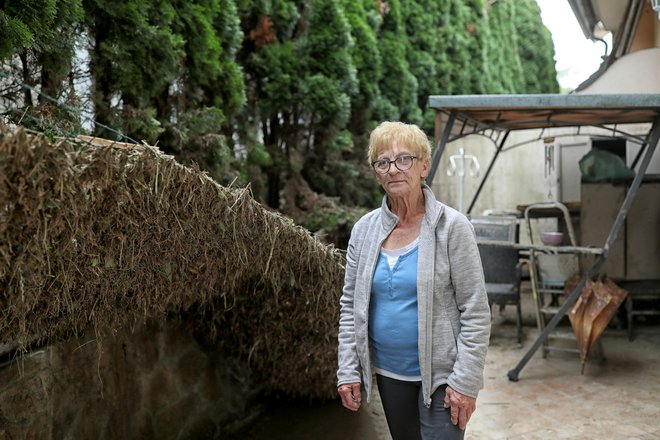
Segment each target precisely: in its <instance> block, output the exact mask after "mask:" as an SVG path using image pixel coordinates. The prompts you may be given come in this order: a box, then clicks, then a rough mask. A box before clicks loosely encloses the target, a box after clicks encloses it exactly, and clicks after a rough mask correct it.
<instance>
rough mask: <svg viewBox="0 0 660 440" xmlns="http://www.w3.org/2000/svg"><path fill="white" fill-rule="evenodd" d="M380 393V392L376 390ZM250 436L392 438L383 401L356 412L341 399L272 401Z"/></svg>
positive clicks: (264, 439)
mask: <svg viewBox="0 0 660 440" xmlns="http://www.w3.org/2000/svg"><path fill="white" fill-rule="evenodd" d="M375 394H377V393H375ZM244 438H245V439H248V440H335V439H337V440H339V439H341V440H391V437H390V435H389V433H388V431H387V426H386V424H385V419H384V417H383V415H382V407H381V405H380V402H378V401H376V402H372V403H371V404H370V405H366V404H365V405H363V407H362V408H360V410H359V411H358V412H356V413H354V412H351V411H349V410H347V409H345V408H344V407H342V406H341V403H340V402H339V400H336V401H331V402H326V403H312V404H310V403H307V402H286V403H282V404H280V405H272V406H271V408H270V409H269V410H268V411H267V412H266V413H265V414H264V415H263V416H262V417H261V418H259V419H257V420H256V421H255V423H254V427H253V428H252V430H251V431H250V432H249V433H248V434H247V435H246V437H244Z"/></svg>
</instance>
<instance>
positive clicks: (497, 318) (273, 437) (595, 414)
mask: <svg viewBox="0 0 660 440" xmlns="http://www.w3.org/2000/svg"><path fill="white" fill-rule="evenodd" d="M530 296H531V295H530V294H529V290H528V289H524V293H523V306H522V307H523V320H524V322H525V326H524V340H523V346H522V347H519V346H518V344H517V341H516V339H515V324H514V320H513V319H514V318H513V316H514V315H513V312H514V308H513V307H508V308H507V309H506V310H505V311H504V313H503V314H500V313H499V310H497V309H496V310H494V318H493V332H492V337H491V343H490V347H489V351H488V356H487V358H486V369H485V380H486V381H485V387H484V389H483V390H482V391H481V394H480V395H479V399H478V401H477V411H476V413H475V414H474V415H473V417H472V420H471V421H470V424H469V425H468V428H467V432H466V439H468V440H470V439H471V440H482V439H483V440H490V439H493V440H499V439H521V440H522V439H524V440H528V439H530V440H535V439H608V440H609V439H612V440H617V439H621V440H624V439H625V440H631V439H633V440H634V439H639V440H651V439H660V325H658V323H657V322H652V321H651V322H647V323H644V322H639V323H636V325H635V339H634V340H633V341H629V340H628V335H627V332H626V330H625V328H623V327H621V328H615V327H612V328H608V329H606V330H605V332H604V334H603V336H602V337H601V342H602V347H603V351H604V355H605V359H604V360H602V359H600V360H599V359H598V358H597V357H596V356H593V359H590V360H589V361H588V362H587V364H586V366H585V369H584V373H583V374H582V373H581V365H580V360H579V358H578V355H577V353H571V352H558V351H553V352H550V353H549V355H548V357H547V358H545V359H544V358H543V357H542V356H541V351H540V350H539V351H537V352H536V353H535V354H534V356H533V357H532V358H531V359H530V360H529V362H528V363H527V364H526V365H525V367H524V368H523V369H522V370H521V371H520V375H519V381H518V382H511V381H510V380H509V379H508V377H507V372H508V371H509V370H511V369H512V368H514V367H515V366H516V365H517V364H518V363H519V361H520V360H521V359H522V357H523V355H524V354H525V353H527V351H528V349H529V348H530V347H531V346H532V344H533V343H534V341H535V340H536V337H537V336H538V330H537V329H536V324H535V318H534V309H533V306H532V303H531V298H530ZM566 342H567V343H569V344H570V343H571V341H566ZM246 438H248V439H252V440H266V439H268V440H280V439H281V440H283V439H287V440H308V439H310V440H324V439H326V440H334V439H344V440H358V439H360V440H390V436H389V433H388V431H387V425H386V423H385V419H384V416H383V414H382V408H381V406H380V403H379V401H378V400H377V399H375V401H373V402H372V403H371V404H370V405H365V406H364V407H363V408H362V409H361V410H360V411H358V412H357V413H352V412H350V411H348V410H345V409H344V408H342V407H341V404H340V403H339V401H336V402H328V403H324V404H315V405H308V404H306V403H297V404H293V403H289V404H285V405H280V406H279V407H278V408H275V409H273V410H272V411H270V412H269V413H268V414H267V415H265V416H264V417H263V418H262V419H261V420H260V421H259V422H257V425H255V429H254V430H253V431H252V433H251V434H249V436H248V437H246Z"/></svg>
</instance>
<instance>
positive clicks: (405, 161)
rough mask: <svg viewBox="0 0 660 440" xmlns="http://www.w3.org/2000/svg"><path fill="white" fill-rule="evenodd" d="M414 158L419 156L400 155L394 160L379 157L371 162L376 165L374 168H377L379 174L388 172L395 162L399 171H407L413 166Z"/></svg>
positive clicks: (373, 165)
mask: <svg viewBox="0 0 660 440" xmlns="http://www.w3.org/2000/svg"><path fill="white" fill-rule="evenodd" d="M413 159H417V156H410V155H405V156H399V157H397V158H396V159H394V160H388V159H378V160H374V161H373V162H371V166H372V167H374V170H376V172H377V173H378V174H387V173H388V172H389V171H390V167H391V166H392V164H394V166H395V167H396V168H397V169H398V170H399V171H406V170H409V169H410V167H412V165H413Z"/></svg>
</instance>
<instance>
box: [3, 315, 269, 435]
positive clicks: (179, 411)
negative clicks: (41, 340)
mask: <svg viewBox="0 0 660 440" xmlns="http://www.w3.org/2000/svg"><path fill="white" fill-rule="evenodd" d="M254 395H255V390H254V388H253V384H251V380H250V374H249V369H248V368H247V366H245V365H241V364H240V363H239V362H237V361H235V360H231V359H227V358H225V357H224V356H222V354H221V353H219V352H217V351H214V350H209V349H204V348H203V347H202V346H201V345H200V344H199V343H198V342H197V341H196V340H195V338H194V337H193V336H192V334H191V333H190V332H189V331H188V330H187V329H186V328H185V326H182V325H177V324H175V323H169V324H166V325H162V326H158V325H141V326H139V327H138V328H137V329H135V330H134V331H132V332H129V331H122V332H119V333H117V334H114V335H113V336H111V337H103V339H102V344H98V343H97V340H96V338H95V336H94V334H92V335H86V336H82V337H79V338H73V339H70V340H68V341H66V342H63V343H60V344H56V345H50V346H47V347H45V348H43V349H39V350H35V351H33V352H30V353H28V354H27V355H25V356H22V357H21V358H19V359H14V360H12V361H9V362H6V363H5V364H4V365H2V366H0V439H27V438H30V439H31V438H38V439H83V438H90V439H91V438H94V439H131V438H140V439H152V438H153V439H170V438H172V439H173V438H219V437H223V438H227V437H228V436H231V435H232V434H234V433H236V432H238V431H240V429H241V428H243V427H245V426H246V425H247V424H249V423H250V421H251V420H252V419H253V418H254V417H256V415H257V414H258V408H256V407H254V406H253V405H252V404H250V401H251V400H253V397H254Z"/></svg>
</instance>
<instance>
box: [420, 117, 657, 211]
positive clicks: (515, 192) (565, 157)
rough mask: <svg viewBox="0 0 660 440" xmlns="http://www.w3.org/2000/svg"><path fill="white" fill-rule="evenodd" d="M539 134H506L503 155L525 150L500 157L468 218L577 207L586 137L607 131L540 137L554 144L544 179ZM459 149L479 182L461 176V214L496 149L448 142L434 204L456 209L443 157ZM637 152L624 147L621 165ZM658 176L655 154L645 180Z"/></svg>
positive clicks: (481, 140) (476, 142) (640, 129)
mask: <svg viewBox="0 0 660 440" xmlns="http://www.w3.org/2000/svg"><path fill="white" fill-rule="evenodd" d="M649 127H650V126H649V124H637V125H635V126H630V125H629V126H627V127H620V128H622V129H623V128H625V129H626V131H629V132H632V133H635V134H645V133H646V132H647V131H648V129H649ZM540 133H541V131H540V130H525V131H516V132H512V133H511V135H510V136H509V138H508V139H507V142H506V144H505V149H506V148H508V147H510V146H513V145H517V144H520V143H522V142H524V141H527V140H534V141H533V142H531V143H529V144H525V145H522V146H518V147H515V148H513V149H511V150H509V151H504V152H502V153H500V156H499V157H498V159H497V162H496V164H495V166H494V167H493V170H492V171H491V174H490V176H489V177H488V180H487V182H486V184H485V185H484V188H483V189H482V191H481V194H480V195H479V199H478V200H477V203H476V205H475V207H474V209H473V210H472V214H475V215H482V214H483V213H484V211H485V210H492V211H496V212H515V211H516V207H517V206H518V205H526V204H530V203H537V202H544V201H548V200H559V201H562V202H577V201H579V200H580V180H581V174H580V169H579V160H580V158H581V157H583V156H584V155H585V154H586V153H587V152H588V151H589V150H590V148H591V140H590V137H591V136H592V135H600V136H602V135H605V134H608V133H609V131H607V130H603V129H593V128H592V129H587V128H582V129H581V133H584V134H583V135H580V136H574V135H573V134H574V133H575V129H574V128H561V129H559V128H554V129H550V130H547V131H546V132H545V133H544V137H546V136H552V137H554V138H555V140H554V145H555V170H554V171H555V173H554V174H552V173H551V174H550V175H546V173H545V157H544V156H545V148H544V142H543V140H542V139H540V138H539V136H540ZM459 148H463V149H464V150H465V154H466V155H474V156H476V157H477V159H478V160H479V163H480V168H481V170H480V175H479V177H477V178H475V177H470V176H469V175H466V177H465V181H464V182H465V186H464V203H463V205H464V211H465V210H467V208H468V207H469V204H470V202H471V200H472V198H473V196H474V194H475V193H476V190H477V188H478V185H479V183H480V182H481V180H482V178H483V176H484V175H485V172H486V169H487V168H488V164H489V163H490V161H491V160H492V158H493V156H494V154H495V150H496V147H495V145H494V144H493V143H492V142H491V141H490V140H488V139H487V138H485V137H483V136H476V135H473V136H469V137H466V138H464V139H461V140H459V141H455V142H451V143H450V144H448V145H447V146H446V148H445V151H444V154H443V156H442V158H441V161H440V164H439V167H438V170H437V172H436V175H435V179H434V181H433V184H432V188H433V190H434V192H435V194H436V196H437V197H438V199H439V200H441V201H443V202H444V203H446V204H448V205H450V206H452V207H454V208H456V209H458V207H459V205H460V202H459V200H458V199H459V193H460V177H458V175H454V176H453V177H450V176H448V175H447V169H448V168H449V157H450V156H451V155H457V154H458V153H459ZM638 150H639V146H638V145H636V144H634V143H631V142H628V148H627V155H628V160H627V163H628V164H629V165H630V164H631V163H632V160H633V158H634V156H635V153H636V152H637V151H638ZM650 173H654V174H659V173H660V153H659V152H658V151H656V152H655V155H654V156H653V159H652V162H651V165H650V166H649V168H648V170H647V174H650Z"/></svg>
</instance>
